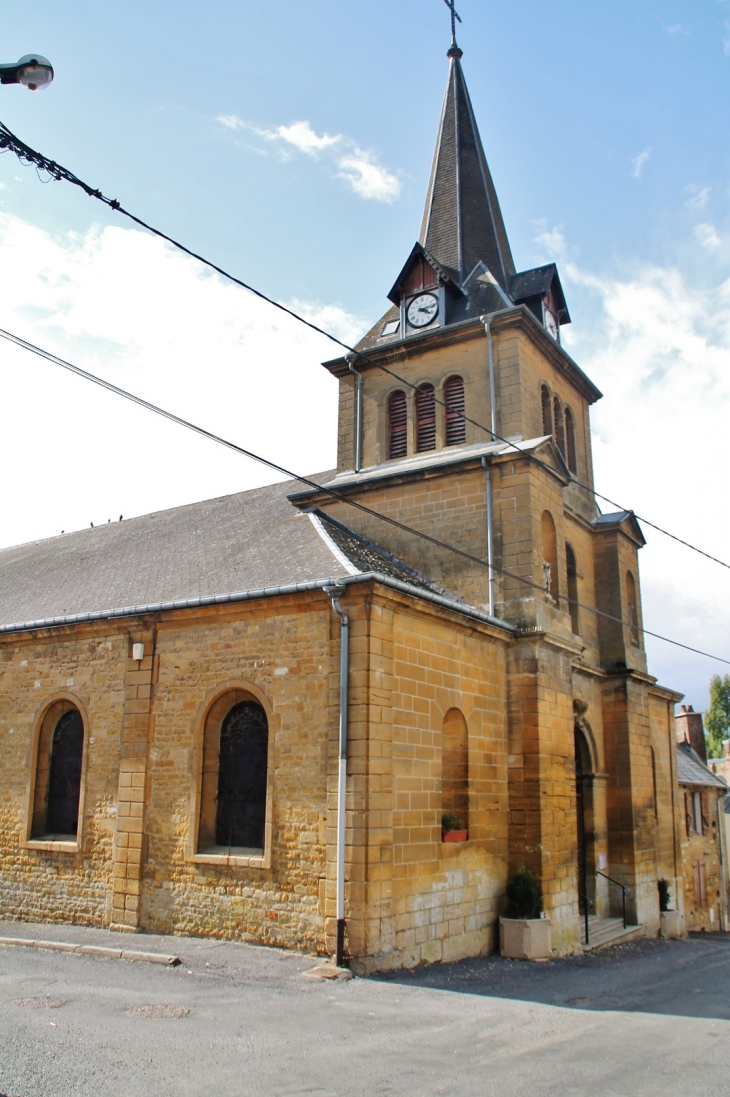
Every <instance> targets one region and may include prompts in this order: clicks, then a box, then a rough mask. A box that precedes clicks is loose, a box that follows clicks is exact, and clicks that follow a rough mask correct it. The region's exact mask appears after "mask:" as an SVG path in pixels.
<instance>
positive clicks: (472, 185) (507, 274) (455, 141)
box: [419, 49, 515, 289]
mask: <svg viewBox="0 0 730 1097" xmlns="http://www.w3.org/2000/svg"><path fill="white" fill-rule="evenodd" d="M449 57H450V68H449V78H448V82H447V84H446V95H445V97H444V104H443V109H442V113H441V123H440V125H439V133H438V139H437V141H436V151H435V153H434V158H433V166H432V168H431V179H430V182H429V187H428V197H427V199H426V208H425V210H424V214H423V224H422V225H421V235H420V237H419V240H420V242H421V243H422V244H423V245H424V247H426V248H427V249H428V250H429V251H430V252H431V254H432V255H434V256H435V257H436V258H437V259H438V261H439V263H441V264H443V266H445V267H448V268H450V269H451V270H454V271H457V272H458V280H459V282H461V283H463V282H464V281H465V279H466V278H467V276H468V275H469V274H470V272H471V271H472V270H473V269H474V267H475V266H476V264H477V263H478V262H479V261H480V260H481V261H482V262H484V263H486V264H487V266H488V267H489V269H490V270H491V272H492V274H493V275H494V276H495V278H497V279H498V281H499V283H500V285H501V286H502V288H503V289H507V287H508V284H509V280H510V278H511V277H512V276H513V274H514V273H515V265H514V260H513V259H512V252H511V250H510V246H509V240H508V239H507V232H506V229H505V227H504V221H503V219H502V211H501V210H500V208H499V201H498V199H497V192H496V190H495V187H494V183H493V181H492V176H491V173H490V171H489V166H488V165H487V158H486V156H485V155H484V148H483V147H482V140H481V137H480V136H479V130H478V128H477V123H476V118H475V117H474V110H473V107H472V105H471V100H470V98H469V92H468V90H467V86H466V80H465V79H464V73H463V71H462V68H461V51H460V50H458V49H452V50H450V51H449Z"/></svg>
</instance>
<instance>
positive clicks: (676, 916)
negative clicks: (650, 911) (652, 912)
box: [659, 910, 682, 941]
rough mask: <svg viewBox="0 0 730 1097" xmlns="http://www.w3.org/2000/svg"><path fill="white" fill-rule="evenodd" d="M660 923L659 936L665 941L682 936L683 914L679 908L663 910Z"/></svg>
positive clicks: (674, 939)
mask: <svg viewBox="0 0 730 1097" xmlns="http://www.w3.org/2000/svg"><path fill="white" fill-rule="evenodd" d="M659 923H660V924H659V936H660V937H663V938H664V940H665V941H676V939H677V938H678V937H681V936H682V916H681V914H680V913H679V911H678V910H663V911H662V912H661V914H660V915H659Z"/></svg>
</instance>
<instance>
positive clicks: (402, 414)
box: [388, 392, 408, 459]
mask: <svg viewBox="0 0 730 1097" xmlns="http://www.w3.org/2000/svg"><path fill="white" fill-rule="evenodd" d="M407 453H408V405H407V403H406V394H405V393H404V392H394V393H392V394H391V397H390V399H389V400H388V457H390V458H391V459H392V458H394V457H405V456H406V454H407Z"/></svg>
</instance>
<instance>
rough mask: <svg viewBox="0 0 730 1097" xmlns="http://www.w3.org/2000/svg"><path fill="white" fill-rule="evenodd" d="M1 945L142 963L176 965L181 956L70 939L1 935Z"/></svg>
mask: <svg viewBox="0 0 730 1097" xmlns="http://www.w3.org/2000/svg"><path fill="white" fill-rule="evenodd" d="M0 945H18V946H20V947H21V948H49V949H54V950H55V951H56V952H76V953H80V954H81V955H83V956H105V957H106V958H107V959H109V960H132V961H134V962H136V963H142V964H164V965H165V967H176V966H177V965H178V964H179V963H180V957H179V956H165V955H164V954H163V953H160V952H138V951H136V950H134V949H124V948H104V947H103V946H102V945H73V944H71V943H70V941H28V940H26V939H25V938H24V937H0Z"/></svg>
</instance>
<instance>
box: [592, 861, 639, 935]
mask: <svg viewBox="0 0 730 1097" xmlns="http://www.w3.org/2000/svg"><path fill="white" fill-rule="evenodd" d="M596 876H602V877H603V879H604V880H608V882H609V883H610V884H615V885H616V887H619V888H621V892H622V899H623V905H624V929H626V896H627V895H631V888H627V887H626V885H625V884H622V883H621V882H620V880H614V878H613V877H612V876H607V875H606V873H605V872H600V871H599V870H598V869H596Z"/></svg>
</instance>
